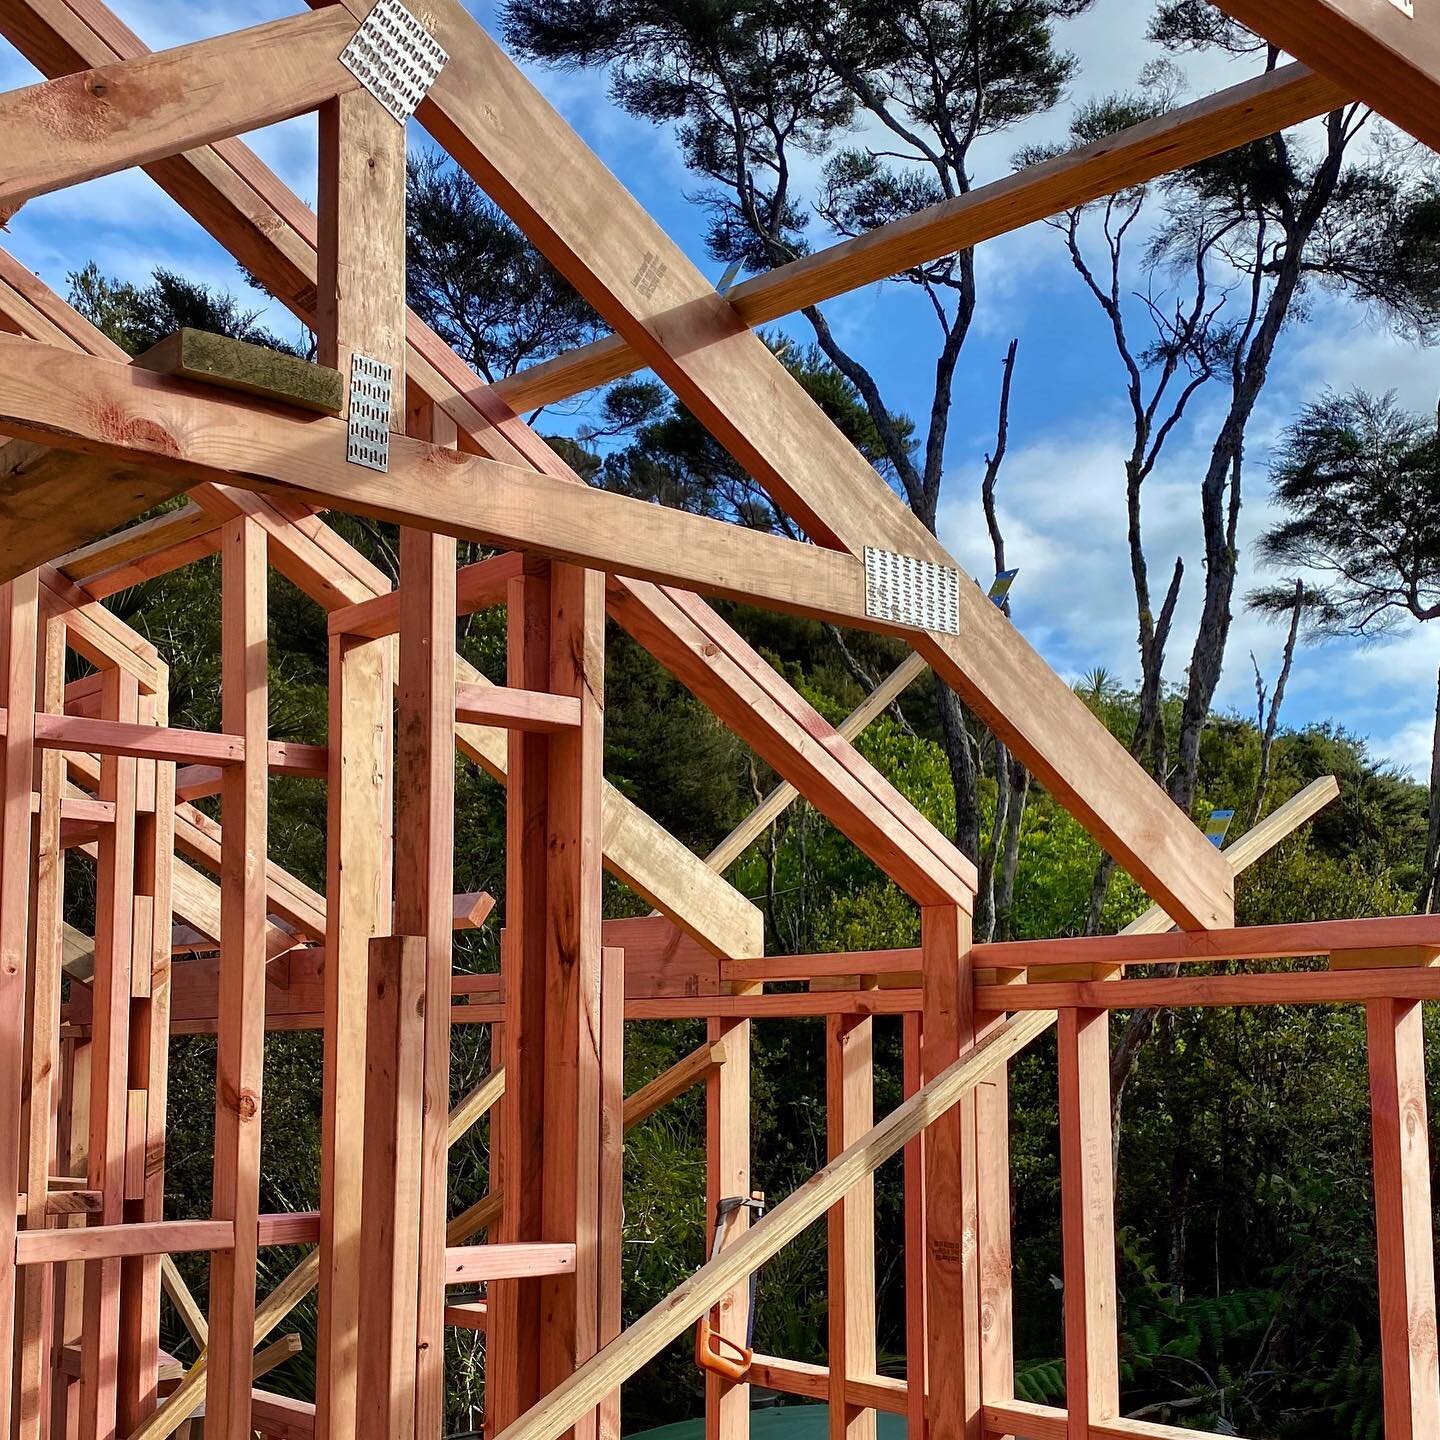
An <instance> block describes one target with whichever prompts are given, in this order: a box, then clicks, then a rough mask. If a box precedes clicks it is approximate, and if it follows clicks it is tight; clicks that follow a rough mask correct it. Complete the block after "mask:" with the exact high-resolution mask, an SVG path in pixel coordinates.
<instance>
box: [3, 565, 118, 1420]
mask: <svg viewBox="0 0 1440 1440" xmlns="http://www.w3.org/2000/svg"><path fill="white" fill-rule="evenodd" d="M37 599H38V593H37ZM37 609H38V606H37ZM36 618H37V621H38V615H37V617H36ZM41 633H42V634H43V637H44V639H43V646H44V649H43V657H42V659H41V664H40V672H39V673H40V683H39V689H38V691H37V694H36V696H35V703H36V708H37V709H38V710H43V711H47V712H49V713H52V714H53V713H55V712H57V711H59V710H61V709H63V707H64V702H65V659H66V657H65V626H64V622H63V621H60V620H49V621H46V622H45V625H44V629H43V632H41ZM19 698H20V697H17V699H19ZM22 703H23V701H22ZM38 770H39V784H40V793H39V795H38V796H37V799H38V801H39V805H38V808H37V811H36V822H35V829H34V846H35V866H34V894H33V898H32V904H31V913H32V917H33V923H32V925H31V931H30V935H31V938H30V953H29V966H28V969H27V973H26V981H25V988H26V1004H25V1014H26V1015H28V1016H29V1018H30V1034H29V1037H28V1043H27V1046H26V1056H25V1061H26V1076H25V1093H24V1101H25V1114H26V1117H27V1120H28V1134H27V1135H26V1136H25V1140H24V1144H23V1146H22V1149H21V1170H20V1182H21V1184H23V1185H24V1186H25V1189H26V1191H27V1193H28V1194H30V1195H37V1196H43V1195H45V1193H46V1191H47V1190H48V1188H49V1185H50V1178H49V1177H50V1175H51V1173H52V1170H53V1169H54V1161H55V1160H57V1159H58V1156H57V1155H56V1154H55V1153H54V1151H55V1145H56V1141H57V1138H58V1137H57V1134H56V1130H57V1128H58V1127H57V1126H56V1123H55V1122H56V1117H57V1110H58V1102H59V1098H60V1096H59V1078H60V991H61V978H62V974H63V971H62V963H63V962H62V955H63V948H64V945H63V937H64V928H65V927H64V904H65V850H64V846H63V844H62V841H61V825H62V819H63V816H64V803H65V801H64V796H65V761H64V758H63V757H62V756H60V755H58V754H56V753H54V752H50V753H47V754H45V755H42V756H41V757H40V763H39V766H38ZM113 818H114V816H113V811H112V815H111V819H112V820H113ZM11 838H12V837H11V835H10V833H9V832H7V833H6V834H5V836H4V841H3V844H4V845H5V846H8V844H9V841H10V839H11ZM3 864H4V861H3V859H0V868H3ZM3 885H4V880H3V877H0V887H3ZM4 906H5V900H4V897H3V895H0V913H3V910H4ZM0 923H3V922H0ZM92 960H93V952H92ZM0 983H3V982H0ZM3 1003H5V1002H4V1001H3V999H0V1004H3ZM0 1128H3V1126H0ZM3 1143H4V1142H3V1141H0V1147H3ZM97 1198H98V1197H97ZM48 1208H49V1206H48V1201H47V1203H46V1204H45V1205H44V1206H43V1207H40V1213H38V1214H35V1213H29V1212H27V1214H26V1217H25V1228H26V1229H30V1230H38V1229H42V1228H44V1226H45V1224H46V1221H47V1213H46V1212H47V1211H48ZM20 1284H21V1287H22V1290H21V1297H20V1302H19V1305H18V1307H17V1312H16V1328H17V1332H18V1333H17V1337H16V1340H17V1354H16V1364H15V1387H16V1401H15V1404H14V1407H13V1408H14V1414H15V1418H16V1433H17V1434H18V1435H19V1436H21V1437H23V1440H29V1437H31V1436H38V1435H41V1434H43V1428H42V1427H43V1423H44V1422H43V1420H42V1417H47V1416H48V1414H49V1410H50V1403H51V1383H52V1374H51V1366H50V1346H51V1342H52V1339H53V1331H54V1325H55V1315H54V1306H55V1291H56V1272H54V1271H52V1270H50V1269H48V1268H47V1269H44V1270H34V1271H31V1272H30V1273H28V1274H26V1275H24V1276H22V1277H20ZM0 1303H3V1302H0ZM0 1346H3V1340H0ZM0 1409H3V1407H0Z"/></svg>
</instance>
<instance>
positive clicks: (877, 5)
mask: <svg viewBox="0 0 1440 1440" xmlns="http://www.w3.org/2000/svg"><path fill="white" fill-rule="evenodd" d="M1089 3H1090V0H884V3H882V0H836V3H832V0H824V3H822V0H707V3H699V4H697V3H693V0H508V3H507V4H506V5H505V7H504V9H503V11H502V16H503V25H504V31H505V37H506V40H507V41H508V43H509V44H510V45H511V47H512V48H514V49H517V50H519V51H521V52H523V53H525V54H528V55H531V56H534V57H536V58H538V59H541V60H545V61H549V62H552V63H556V64H561V65H569V66H591V65H606V66H608V67H609V69H610V74H611V89H612V93H613V95H614V97H615V99H616V101H617V103H619V104H620V105H621V106H622V107H623V108H625V109H626V110H628V111H630V112H631V113H632V114H635V115H639V116H642V117H644V118H646V119H649V120H651V121H653V122H655V123H657V124H672V123H674V124H676V125H677V126H678V130H677V134H678V139H679V143H680V147H681V151H682V154H683V156H684V159H685V163H686V164H687V166H688V167H689V168H690V169H691V170H692V171H694V172H695V173H696V174H698V175H701V176H703V177H705V179H706V180H707V181H708V182H709V184H708V186H707V188H706V189H705V190H704V191H703V192H702V193H701V194H700V195H699V197H698V199H699V202H700V203H701V204H702V205H703V206H704V207H705V208H706V210H707V212H708V214H709V217H710V224H709V229H708V233H707V240H708V244H709V249H710V253H711V254H712V255H713V256H714V257H715V259H716V260H717V261H720V262H723V263H727V264H735V263H739V264H740V265H742V266H744V267H746V268H749V269H751V270H763V269H767V268H769V267H771V266H774V265H780V264H784V263H785V262H786V261H789V260H792V259H794V258H795V257H796V256H798V255H802V254H804V253H805V252H806V250H807V249H808V240H807V234H808V231H809V229H810V226H811V222H812V220H813V219H814V218H816V217H817V216H818V218H819V219H820V220H822V221H823V222H824V223H825V224H826V225H827V226H828V227H829V228H830V230H831V231H832V232H835V233H838V234H841V235H858V234H862V233H864V232H866V231H869V230H872V229H873V228H874V227H876V226H877V225H881V224H884V223H886V222H887V221H889V220H893V219H895V218H897V217H900V216H903V215H908V214H910V213H912V212H913V211H915V210H917V209H920V208H922V207H924V206H926V205H929V204H932V203H934V202H936V201H939V200H942V199H945V198H948V197H953V196H956V195H961V194H964V193H965V192H967V191H968V190H969V189H970V188H971V186H972V184H973V175H972V151H973V148H974V146H975V144H976V143H977V141H979V140H981V139H982V138H983V137H986V136H990V135H994V134H996V133H998V132H1001V131H1004V130H1005V129H1006V128H1007V127H1009V126H1011V125H1013V124H1015V123H1017V122H1018V121H1020V120H1022V119H1025V118H1027V117H1029V116H1031V115H1034V114H1037V113H1039V112H1041V111H1044V110H1046V109H1048V108H1049V107H1050V106H1052V105H1054V104H1055V103H1056V102H1057V100H1058V99H1059V98H1060V96H1061V93H1062V91H1063V88H1064V85H1065V83H1066V81H1067V80H1068V79H1069V77H1070V74H1071V71H1072V62H1071V60H1070V57H1069V56H1067V55H1066V54H1064V53H1063V52H1062V51H1061V50H1060V49H1058V48H1057V46H1056V44H1055V39H1054V33H1053V32H1054V26H1055V22H1056V21H1057V20H1059V19H1062V18H1064V17H1066V16H1070V15H1074V14H1077V13H1079V12H1080V11H1082V10H1084V9H1086V8H1088V6H1089ZM861 126H863V127H866V128H867V129H868V130H869V131H871V132H872V133H873V134H874V136H875V139H874V141H873V143H870V144H866V145H855V144H853V143H851V132H852V130H854V129H857V128H859V127H861ZM816 162H821V164H820V171H821V178H820V181H819V183H818V185H817V186H816V187H815V188H814V189H813V190H812V191H810V192H806V191H805V189H804V187H803V184H802V181H801V179H800V176H801V175H802V174H804V173H807V172H810V171H813V169H814V168H815V164H816ZM895 279H896V280H897V281H898V282H900V283H903V284H906V285H910V286H913V287H915V288H916V289H918V290H919V291H920V293H921V294H922V295H923V296H924V297H925V299H926V301H927V302H928V307H929V310H930V312H931V313H932V314H933V315H934V318H935V323H936V328H937V331H938V336H937V349H936V354H935V367H934V383H933V386H932V388H931V394H930V403H929V410H928V415H927V416H926V420H925V428H924V433H923V435H922V436H920V437H919V440H918V443H916V437H914V436H913V435H912V434H911V433H909V432H908V431H907V430H905V429H902V428H901V427H899V426H898V425H897V424H896V423H895V415H896V411H895V409H894V407H892V406H891V405H889V404H888V403H887V402H886V400H885V398H884V393H883V389H882V385H881V382H880V379H879V378H878V376H877V374H876V372H875V371H874V370H873V369H872V368H871V367H870V366H869V365H868V364H867V363H866V362H865V361H864V360H863V359H862V358H861V356H860V354H859V353H858V352H857V350H856V349H855V348H853V347H852V346H850V345H848V344H846V343H844V342H843V341H842V340H841V339H840V337H839V336H838V335H837V334H836V332H835V331H834V329H833V328H832V327H831V325H830V324H829V322H828V320H827V319H826V316H825V313H824V311H823V310H822V309H821V308H820V307H818V306H810V307H807V308H806V309H805V310H804V312H803V314H804V318H805V320H806V321H807V322H808V324H809V325H810V327H811V329H812V331H813V333H814V336H815V341H816V344H817V345H818V346H819V347H820V350H821V352H822V353H823V355H824V356H825V358H826V359H827V360H828V361H829V362H830V364H831V365H833V366H834V367H835V369H836V370H838V371H839V373H840V374H841V375H842V376H843V377H844V378H845V380H846V381H847V382H849V384H850V385H852V386H853V387H854V389H855V391H856V393H857V394H858V396H859V397H860V400H861V402H862V403H863V405H864V407H865V409H866V410H867V411H868V412H869V415H870V419H871V422H872V423H873V425H874V428H875V433H876V435H877V436H878V438H879V441H880V443H881V445H882V447H883V450H884V455H885V459H886V462H887V467H888V470H889V473H890V475H891V477H892V483H894V484H895V486H896V488H897V489H898V490H899V491H900V493H901V494H902V495H903V496H904V497H905V499H906V500H907V502H908V503H909V505H910V507H911V508H912V509H913V510H914V512H915V514H916V515H917V516H918V517H919V518H920V520H921V521H922V522H923V523H924V524H925V525H926V526H927V527H928V528H929V529H930V530H931V531H932V532H933V531H934V530H935V528H936V524H937V519H938V514H939V506H940V492H941V485H942V481H943V478H944V473H945V462H946V454H947V446H948V441H949V438H950V422H951V409H952V403H953V398H954V384H955V375H956V369H957V366H958V364H959V360H960V356H961V352H962V350H963V348H964V346H965V344H966V342H967V339H968V338H969V336H970V333H971V327H972V324H973V321H974V318H975V313H976V305H977V287H976V275H975V264H974V256H973V253H972V252H970V251H961V252H958V253H956V254H953V255H948V256H942V257H939V258H938V259H936V260H933V261H931V262H929V263H927V264H925V265H921V266H917V267H915V268H914V269H912V270H909V271H906V272H904V273H903V274H902V275H899V276H896V277H895ZM1012 370H1013V359H1012V361H1011V362H1010V363H1008V364H1007V366H1006V368H1005V372H1004V373H1005V382H1004V390H1005V393H1006V394H1007V395H1008V388H1009V381H1010V378H1011V374H1012ZM1003 428H1004V421H1003V417H1002V422H1001V429H1002V430H1003ZM1001 453H1003V450H1002V449H1001V448H1000V447H997V450H996V452H995V453H994V454H992V456H991V457H990V458H991V460H992V461H996V460H998V457H999V455H1000V454H1001ZM997 468H998V467H997ZM989 483H990V488H991V491H992V493H993V485H994V475H993V474H991V476H990V477H989ZM936 699H937V704H938V705H939V707H940V714H941V717H942V720H943V727H944V728H943V734H944V744H945V751H946V756H947V760H948V763H949V766H950V772H951V779H952V784H953V786H954V788H955V796H956V820H955V826H956V840H957V843H958V844H959V845H960V847H961V849H963V850H964V851H965V852H966V853H967V854H968V855H970V856H971V857H972V858H975V859H976V860H977V861H978V862H980V863H982V864H985V865H993V864H994V860H995V854H994V847H995V844H996V843H999V844H1000V845H1001V847H1002V849H1003V845H1004V838H1003V835H1002V836H995V835H993V834H992V836H991V837H990V843H989V844H987V845H982V841H981V805H980V788H981V786H980V781H981V777H982V773H983V768H984V753H983V749H982V738H981V736H980V734H979V731H978V726H975V724H974V722H973V721H972V720H971V719H970V718H969V717H967V716H966V714H965V712H964V711H963V709H962V707H961V705H960V702H959V700H958V698H957V697H956V696H955V695H954V693H953V692H952V691H950V690H949V688H948V687H947V686H945V685H944V684H943V683H941V682H939V681H938V680H937V682H936ZM990 756H991V768H992V772H993V773H994V774H995V775H996V777H997V781H998V783H1000V784H1001V786H1002V788H1004V789H1006V791H1007V793H1008V794H1009V795H1013V796H1014V797H1015V810H1014V814H1015V818H1016V822H1017V823H1018V818H1019V815H1020V813H1021V811H1022V810H1023V799H1024V794H1025V787H1024V786H1023V785H1021V784H1018V783H1010V782H1008V781H1004V780H1000V777H1001V775H1002V772H1009V773H1013V771H1012V767H1011V766H1010V762H1009V761H1008V758H1007V757H1006V756H1005V755H1004V752H1003V747H999V746H994V745H992V746H991V747H990ZM1005 833H1008V832H1005ZM1002 868H1003V867H1002ZM980 904H981V908H982V912H983V911H984V909H985V906H986V897H985V895H983V894H982V897H981V901H980ZM977 924H978V929H977V933H978V934H980V935H982V936H983V935H986V934H989V933H990V931H991V928H992V924H993V912H992V915H991V916H987V915H985V914H984V913H982V914H981V915H980V916H978V917H977Z"/></svg>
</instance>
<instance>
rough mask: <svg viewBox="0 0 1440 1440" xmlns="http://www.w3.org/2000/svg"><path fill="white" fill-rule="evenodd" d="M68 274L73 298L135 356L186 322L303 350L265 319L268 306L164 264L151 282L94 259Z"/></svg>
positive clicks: (257, 342) (281, 347) (274, 347)
mask: <svg viewBox="0 0 1440 1440" xmlns="http://www.w3.org/2000/svg"><path fill="white" fill-rule="evenodd" d="M65 278H66V281H67V283H68V285H69V287H70V295H69V299H70V303H71V304H72V305H73V306H74V307H75V308H76V309H77V310H78V311H79V312H80V313H81V314H82V315H83V316H85V318H86V319H87V320H89V321H90V323H91V324H92V325H94V326H95V327H96V328H97V329H99V330H103V331H104V332H105V333H106V334H107V335H108V336H109V337H110V338H111V339H112V340H113V341H114V342H115V343H116V344H117V345H118V346H120V348H121V349H122V350H124V351H125V352H126V353H127V354H130V355H139V354H140V353H141V352H142V351H145V350H148V349H149V348H150V347H151V346H152V345H158V344H159V343H160V341H162V340H163V339H165V337H166V336H167V335H173V334H174V333H175V332H176V331H177V330H181V329H184V328H186V327H189V328H190V329H193V330H208V331H210V332H211V333H212V334H215V335H229V336H232V337H233V338H234V339H236V340H248V341H249V342H250V343H251V344H253V345H265V346H268V347H269V348H270V349H271V350H284V351H286V352H287V353H289V354H292V355H293V354H300V353H302V347H301V346H299V345H297V344H295V343H294V342H293V341H290V340H286V339H283V338H282V337H280V336H279V335H276V334H275V333H274V332H273V331H271V330H268V329H266V328H265V327H264V326H263V325H261V324H260V323H259V320H260V316H261V315H262V314H263V313H264V309H263V307H261V308H259V309H255V310H247V309H245V307H244V306H243V305H241V303H240V301H239V300H238V299H237V298H236V297H235V296H234V295H232V294H230V293H229V292H228V291H225V290H216V289H214V288H212V287H211V286H209V285H205V284H202V283H201V282H200V281H197V280H188V279H186V278H185V277H184V276H183V275H177V274H176V273H175V272H174V271H173V270H166V269H165V268H164V267H163V266H157V267H156V269H155V271H154V273H153V274H152V275H151V278H150V283H149V284H148V285H135V284H132V283H131V282H130V281H128V280H114V279H111V278H110V277H108V276H106V275H102V274H101V273H100V267H99V266H98V265H96V263H95V262H94V261H93V260H92V261H91V262H90V263H89V264H88V265H87V266H85V268H84V269H83V270H76V271H73V272H72V273H71V274H69V275H67V276H66V277H65Z"/></svg>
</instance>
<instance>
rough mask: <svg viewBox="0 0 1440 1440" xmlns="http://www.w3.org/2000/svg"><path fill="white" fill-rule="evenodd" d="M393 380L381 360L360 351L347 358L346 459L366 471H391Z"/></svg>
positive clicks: (388, 369)
mask: <svg viewBox="0 0 1440 1440" xmlns="http://www.w3.org/2000/svg"><path fill="white" fill-rule="evenodd" d="M392 384H393V379H392V376H391V373H390V367H389V366H388V365H387V364H386V363H385V362H384V361H383V360H372V359H371V358H370V357H369V356H368V355H361V354H360V353H359V351H356V352H354V353H353V354H352V355H351V356H350V428H349V433H348V435H347V437H346V443H345V458H346V459H347V460H348V461H349V462H350V463H351V464H352V465H364V466H365V467H366V468H367V469H369V470H388V469H389V468H390V401H391V388H392Z"/></svg>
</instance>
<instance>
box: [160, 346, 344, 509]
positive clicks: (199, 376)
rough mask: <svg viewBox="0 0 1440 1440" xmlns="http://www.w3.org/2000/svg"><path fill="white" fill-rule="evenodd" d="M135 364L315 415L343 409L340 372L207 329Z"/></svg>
mask: <svg viewBox="0 0 1440 1440" xmlns="http://www.w3.org/2000/svg"><path fill="white" fill-rule="evenodd" d="M135 363H136V364H137V365H138V366H140V368H141V369H142V370H153V371H154V372H155V373H156V374H157V375H171V376H174V377H175V378H176V379H179V380H194V381H195V382H197V383H198V384H202V385H218V386H219V387H220V388H221V389H222V390H235V391H238V392H239V393H240V394H242V395H257V396H259V397H260V399H262V400H274V401H277V402H278V403H280V404H282V405H298V406H299V407H300V408H301V409H302V410H311V411H314V412H315V414H317V415H339V414H340V413H341V411H342V410H343V409H344V408H345V381H344V378H343V377H342V376H341V374H340V372H339V371H338V370H332V369H331V368H330V366H328V365H319V364H316V363H315V362H314V361H311V360H302V359H301V358H300V357H299V356H298V355H288V354H286V353H285V352H284V351H283V350H272V349H270V347H269V346H268V345H254V344H252V343H251V342H250V341H248V340H236V339H234V338H233V337H232V336H229V335H212V334H211V333H210V332H209V331H207V330H192V329H191V328H190V327H188V326H186V327H183V328H182V329H179V330H177V331H175V333H174V334H173V335H167V336H166V337H165V339H163V340H161V341H160V342H159V344H157V345H152V346H151V347H150V348H149V349H148V350H147V351H145V353H144V354H143V355H137V356H136V357H135ZM197 508H198V507H197ZM202 513H203V512H202Z"/></svg>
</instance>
